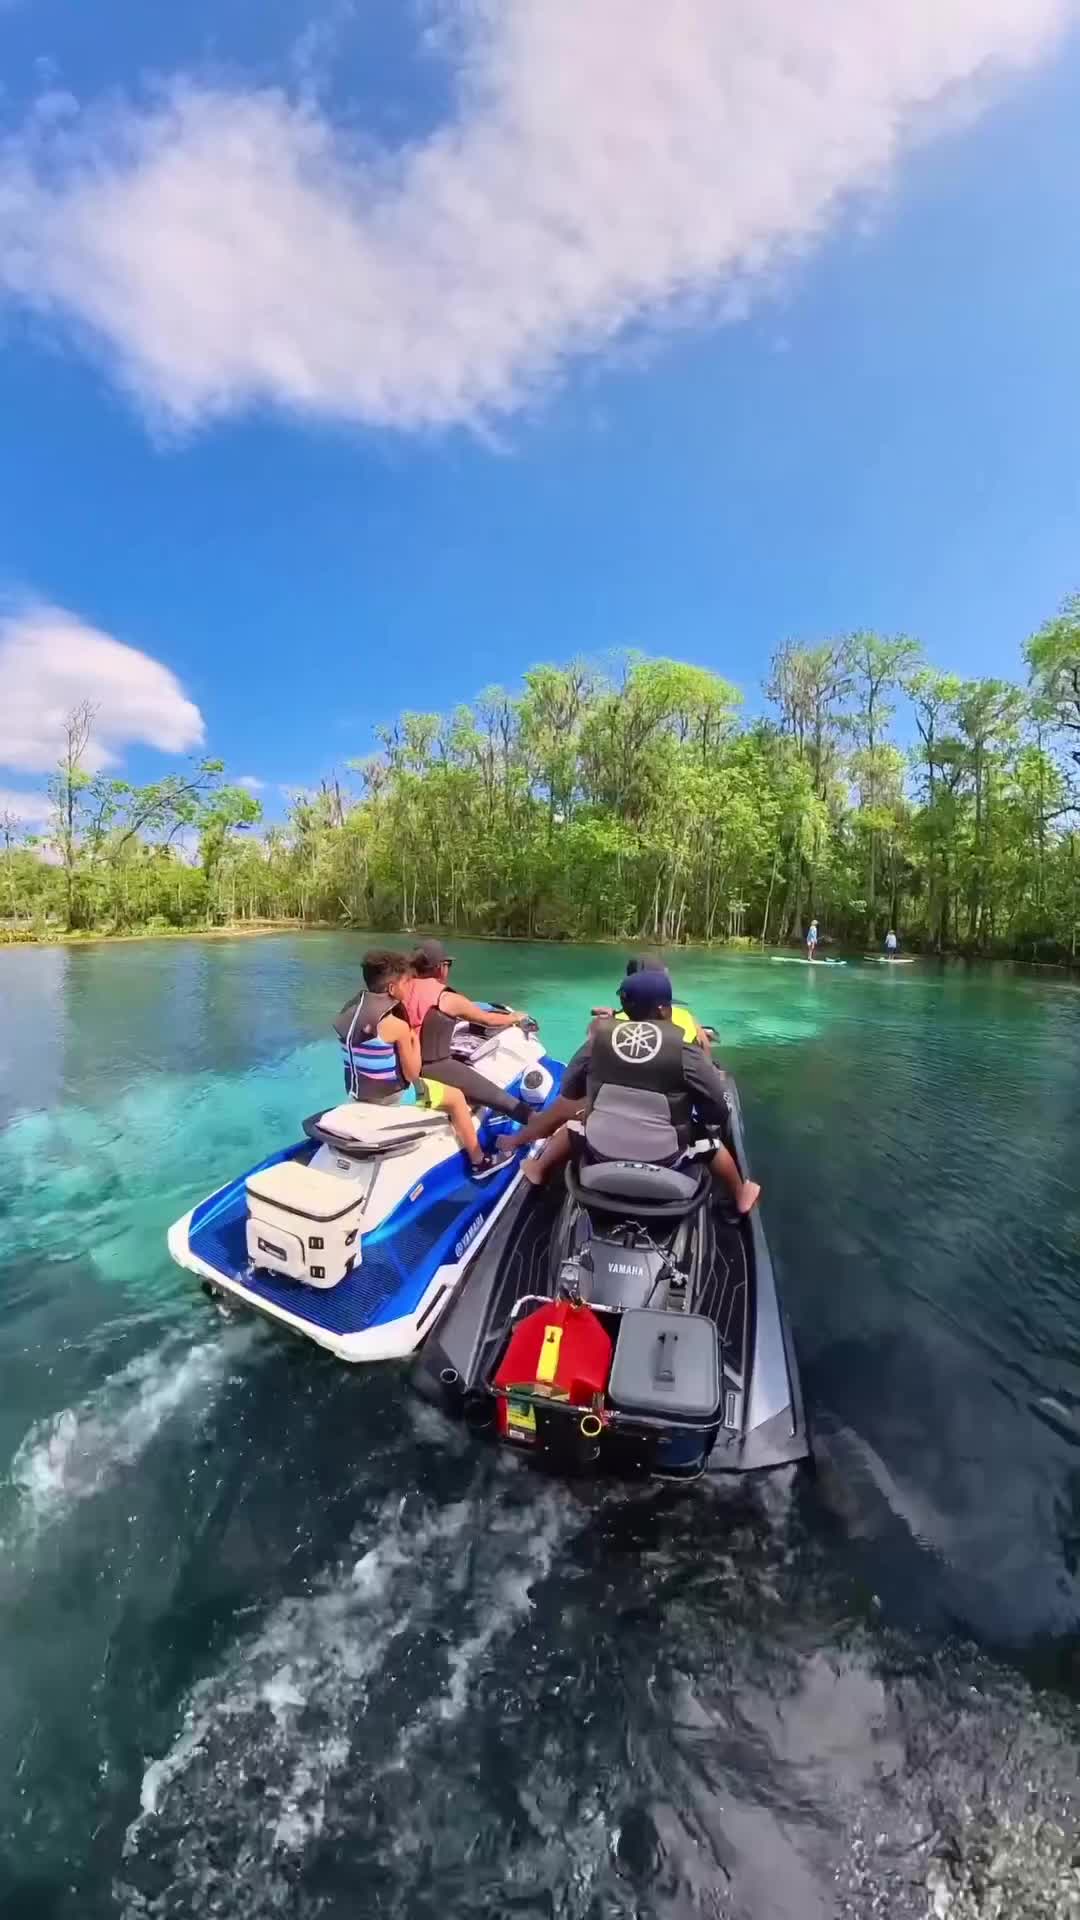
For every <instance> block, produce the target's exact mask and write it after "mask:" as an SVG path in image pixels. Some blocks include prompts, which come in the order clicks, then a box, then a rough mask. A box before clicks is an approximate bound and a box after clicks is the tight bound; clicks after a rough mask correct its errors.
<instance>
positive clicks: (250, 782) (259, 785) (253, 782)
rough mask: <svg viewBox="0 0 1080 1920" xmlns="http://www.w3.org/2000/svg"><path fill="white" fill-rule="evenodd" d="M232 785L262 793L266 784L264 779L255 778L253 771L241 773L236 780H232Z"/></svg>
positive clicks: (251, 791)
mask: <svg viewBox="0 0 1080 1920" xmlns="http://www.w3.org/2000/svg"><path fill="white" fill-rule="evenodd" d="M233 785H234V786H236V787H246V788H247V790H248V792H249V793H262V792H263V790H264V788H265V786H266V781H265V780H258V779H256V777H255V775H254V774H253V773H242V774H241V775H240V778H239V779H238V780H234V781H233Z"/></svg>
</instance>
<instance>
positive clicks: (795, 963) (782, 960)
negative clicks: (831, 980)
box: [769, 953, 847, 967]
mask: <svg viewBox="0 0 1080 1920" xmlns="http://www.w3.org/2000/svg"><path fill="white" fill-rule="evenodd" d="M769 959H770V960H771V961H772V962H773V963H774V965H775V966H778V967H846V966H847V961H846V960H802V959H800V958H799V956H798V955H797V954H794V953H770V955H769Z"/></svg>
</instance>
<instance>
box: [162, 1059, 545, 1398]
mask: <svg viewBox="0 0 1080 1920" xmlns="http://www.w3.org/2000/svg"><path fill="white" fill-rule="evenodd" d="M454 1052H455V1054H459V1055H460V1056H461V1057H463V1058H466V1059H468V1060H469V1062H470V1064H471V1065H473V1066H475V1068H476V1069H477V1071H478V1072H479V1073H482V1074H483V1075H484V1076H485V1078H487V1079H489V1080H493V1081H495V1082H496V1084H497V1085H499V1086H500V1087H504V1088H507V1089H508V1090H510V1091H513V1092H518V1093H520V1094H521V1096H522V1098H523V1099H524V1100H525V1101H526V1102H527V1103H528V1104H529V1105H530V1106H531V1107H534V1108H539V1107H543V1106H546V1105H547V1104H548V1103H549V1102H550V1101H551V1100H553V1099H554V1098H555V1096H556V1094H557V1093H558V1089H559V1084H560V1081H561V1079H562V1071H563V1070H562V1065H561V1064H560V1063H559V1062H558V1061H555V1060H551V1059H549V1058H548V1056H547V1054H545V1052H544V1049H543V1047H542V1045H541V1043H540V1040H539V1038H538V1037H537V1035H536V1034H535V1032H531V1033H530V1032H523V1031H522V1029H521V1028H520V1027H504V1028H501V1029H500V1030H499V1031H498V1032H495V1033H490V1032H486V1031H483V1030H480V1029H475V1028H468V1027H465V1026H464V1025H463V1026H462V1027H460V1028H459V1030H458V1034H457V1036H456V1037H455V1043H454ZM476 1121H477V1130H478V1133H479V1137H480V1144H481V1146H483V1147H484V1148H485V1150H487V1149H490V1148H491V1147H492V1146H493V1145H494V1143H495V1141H496V1139H497V1138H498V1136H499V1134H500V1133H504V1132H506V1131H508V1130H509V1131H516V1126H515V1123H514V1122H512V1121H508V1120H506V1119H505V1118H504V1117H503V1116H502V1115H500V1114H491V1113H490V1112H489V1111H488V1110H487V1109H482V1110H480V1111H478V1112H477V1113H476ZM303 1130H304V1135H305V1138H304V1139H303V1140H300V1141H298V1142H296V1144H294V1145H293V1146H289V1147H286V1148H284V1149H283V1150H281V1151H279V1152H277V1153H273V1154H271V1155H270V1156H269V1158H267V1159H266V1160H262V1161H260V1163H259V1165H258V1166H257V1167H253V1168H252V1169H251V1170H250V1172H248V1173H244V1174H241V1175H240V1176H239V1178H238V1179H236V1180H232V1181H230V1182H229V1184H228V1186H225V1187H221V1188H219V1189H218V1191H217V1192H216V1193H212V1194H210V1196H209V1197H208V1198H207V1199H206V1200H202V1201H200V1203H199V1205H198V1206H197V1207H195V1208H194V1209H193V1210H192V1211H191V1212H190V1213H186V1214H185V1215H184V1217H183V1219H181V1220H177V1221H176V1223H175V1225H174V1226H172V1227H170V1229H169V1236H168V1240H169V1252H170V1253H171V1255H172V1257H173V1259H174V1260H175V1261H176V1263H177V1265H178V1266H181V1267H184V1268H186V1269H187V1270H188V1271H189V1272H191V1273H195V1274H198V1275H199V1277H200V1279H201V1280H202V1282H203V1285H204V1287H205V1288H206V1290H207V1291H208V1292H210V1293H212V1294H217V1295H220V1296H221V1297H222V1298H223V1299H225V1300H226V1301H229V1302H233V1301H235V1302H237V1303H239V1304H241V1305H243V1306H246V1307H252V1308H254V1309H255V1310H256V1311H257V1312H259V1313H264V1314H267V1315H269V1317H270V1318H271V1319H272V1320H277V1321H280V1322H281V1324H282V1325H283V1326H286V1327H290V1328H291V1329H292V1330H293V1331H294V1332H295V1333H300V1334H303V1335H305V1336H306V1337H307V1338H308V1339H309V1340H314V1341H315V1342H316V1344H317V1345H318V1346H320V1347H326V1348H327V1349H328V1350H329V1351H330V1352H331V1353H333V1354H336V1355H337V1357H338V1359H340V1360H349V1361H364V1360H395V1359H400V1358H402V1357H403V1356H405V1355H407V1354H411V1353H413V1352H414V1351H415V1349H416V1348H417V1347H418V1346H419V1345H420V1342H421V1341H422V1340H424V1339H425V1338H426V1337H427V1335H428V1334H429V1333H430V1332H431V1329H432V1328H433V1327H434V1326H435V1325H436V1323H437V1322H438V1320H439V1319H440V1317H441V1315H442V1314H443V1312H444V1311H445V1310H446V1308H447V1307H448V1306H449V1304H450V1302H451V1300H452V1299H453V1297H454V1295H455V1293H456V1291H457V1288H458V1286H459V1284H460V1282H461V1280H462V1279H463V1277H464V1274H465V1270H466V1267H467V1266H468V1265H469V1263H470V1261H471V1259H472V1257H473V1255H474V1254H475V1252H476V1250H477V1248H478V1247H480V1246H481V1244H482V1243H483V1241H484V1239H485V1238H486V1236H487V1235H488V1233H490V1231H491V1229H492V1227H493V1226H494V1224H495V1222H496V1221H497V1220H498V1219H499V1217H500V1215H501V1214H502V1212H503V1210H504V1208H505V1207H506V1205H507V1203H508V1202H509V1200H510V1198H511V1196H512V1194H513V1193H514V1191H515V1189H516V1188H517V1187H518V1185H519V1183H520V1181H521V1169H520V1165H519V1162H518V1160H517V1159H515V1158H513V1157H511V1158H509V1159H508V1160H507V1162H506V1166H505V1168H502V1167H500V1168H499V1169H498V1170H497V1171H496V1172H494V1173H490V1174H488V1175H487V1177H486V1178H485V1179H483V1180H476V1179H474V1178H473V1176H472V1174H471V1172H470V1169H469V1164H468V1160H467V1159H466V1156H465V1154H464V1153H463V1152H462V1151H461V1149H460V1148H459V1146H458V1144H457V1141H456V1140H455V1138H454V1135H453V1132H452V1131H451V1128H450V1123H449V1121H448V1119H447V1117H446V1115H445V1114H444V1113H442V1112H438V1111H436V1112H428V1111H426V1110H425V1109H423V1108H420V1107H389V1106H374V1105H369V1104H365V1103H363V1102H360V1101H354V1100H348V1101H346V1102H345V1103H344V1104H343V1105H341V1106H337V1107H332V1108H330V1109H329V1110H328V1111H326V1112H324V1113H319V1114H314V1115H312V1116H311V1117H310V1118H309V1119H307V1120H305V1121H304V1122H303Z"/></svg>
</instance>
